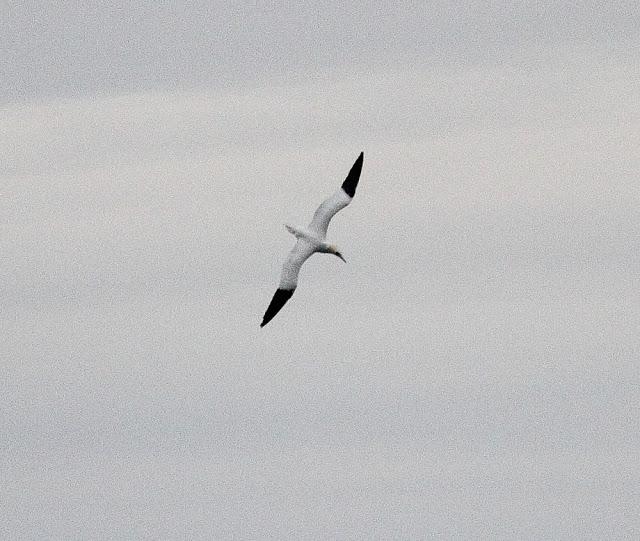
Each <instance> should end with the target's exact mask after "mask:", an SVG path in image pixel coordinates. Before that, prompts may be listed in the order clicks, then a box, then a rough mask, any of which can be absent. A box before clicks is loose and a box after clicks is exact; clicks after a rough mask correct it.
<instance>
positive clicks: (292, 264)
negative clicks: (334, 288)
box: [260, 239, 315, 327]
mask: <svg viewBox="0 0 640 541" xmlns="http://www.w3.org/2000/svg"><path fill="white" fill-rule="evenodd" d="M313 252H315V246H314V244H312V243H311V242H309V241H308V240H305V239H298V241H297V242H296V244H295V246H294V247H293V249H292V250H291V252H289V255H288V256H287V260H286V261H285V262H284V265H283V266H282V274H281V276H280V284H279V285H278V289H277V290H276V292H275V294H274V295H273V298H272V299H271V302H270V303H269V307H268V308H267V311H266V312H265V313H264V317H263V318H262V323H261V324H260V327H264V326H265V325H266V324H267V323H269V321H271V320H272V319H273V317H274V316H275V315H276V314H277V313H278V312H279V311H280V309H281V308H282V307H283V306H284V305H285V304H286V303H287V301H288V300H289V299H290V298H291V295H293V292H294V291H295V289H296V286H297V285H298V274H299V273H300V268H301V267H302V264H303V263H304V262H305V261H306V260H307V259H309V257H310V256H311V254H313Z"/></svg>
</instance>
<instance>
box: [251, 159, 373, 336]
mask: <svg viewBox="0 0 640 541" xmlns="http://www.w3.org/2000/svg"><path fill="white" fill-rule="evenodd" d="M363 160H364V153H362V152H361V153H360V156H358V159H357V160H356V161H355V163H354V164H353V166H352V167H351V170H350V171H349V174H348V175H347V178H346V179H345V180H344V182H343V183H342V185H341V186H340V188H338V190H337V191H336V192H335V193H334V194H333V195H332V196H330V197H328V198H327V199H325V200H324V201H323V202H322V204H321V205H320V206H319V207H318V209H317V210H316V211H315V213H314V214H313V219H312V220H311V223H310V224H309V226H308V227H307V229H298V228H295V227H291V226H290V225H287V226H286V228H287V231H289V232H290V233H291V234H293V235H295V236H296V238H297V241H296V244H295V246H294V247H293V249H292V250H291V252H289V255H288V256H287V259H286V261H285V262H284V265H283V266H282V274H281V276H280V284H279V285H278V289H277V291H276V292H275V294H274V296H273V298H272V299H271V303H270V304H269V307H268V308H267V311H266V312H265V314H264V318H263V320H262V323H261V324H260V326H261V327H264V326H265V325H266V324H267V323H269V321H271V319H273V317H274V316H275V315H276V314H277V313H278V312H279V311H280V309H281V308H282V307H283V306H284V305H285V304H286V302H287V301H288V300H289V299H290V298H291V296H292V295H293V292H294V291H295V289H296V286H297V285H298V275H299V273H300V269H301V268H302V265H303V264H304V262H305V261H306V260H307V259H309V257H311V256H312V255H313V254H314V253H316V252H320V253H327V254H333V255H335V256H337V257H339V258H340V259H342V261H344V258H343V257H342V254H341V253H340V252H339V251H338V249H337V248H336V247H335V246H334V245H332V244H328V243H327V242H326V241H325V239H326V236H327V229H328V228H329V222H330V221H331V218H333V217H334V216H335V214H336V213H337V212H338V211H340V210H341V209H343V208H345V207H346V206H347V205H348V204H349V203H351V200H352V199H353V196H354V195H355V192H356V187H357V186H358V180H359V179H360V172H361V171H362V162H363Z"/></svg>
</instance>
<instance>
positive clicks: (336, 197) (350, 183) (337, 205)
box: [309, 152, 364, 238]
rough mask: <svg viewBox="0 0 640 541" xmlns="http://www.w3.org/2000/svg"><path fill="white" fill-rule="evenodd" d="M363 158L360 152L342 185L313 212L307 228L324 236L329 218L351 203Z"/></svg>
mask: <svg viewBox="0 0 640 541" xmlns="http://www.w3.org/2000/svg"><path fill="white" fill-rule="evenodd" d="M363 160H364V153H363V152H361V153H360V156H358V159H357V160H356V161H355V163H354V164H353V166H352V167H351V170H350V171H349V174H348V175H347V178H346V179H345V180H344V182H343V183H342V186H340V188H338V190H337V191H336V192H335V193H334V194H333V195H332V196H331V197H329V198H327V199H325V200H324V201H323V202H322V204H321V205H320V206H319V207H318V209H317V210H316V212H315V213H314V215H313V219H312V220H311V223H310V224H309V229H310V230H311V231H313V232H314V233H316V234H318V235H319V236H320V237H322V238H324V237H326V236H327V229H329V222H330V221H331V218H333V217H334V216H335V214H336V213H337V212H338V211H339V210H342V209H343V208H344V207H346V206H347V205H348V204H349V203H351V200H352V199H353V196H354V195H355V194H356V187H357V186H358V180H360V172H361V171H362V162H363Z"/></svg>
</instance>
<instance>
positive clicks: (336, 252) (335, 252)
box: [329, 244, 347, 263]
mask: <svg viewBox="0 0 640 541" xmlns="http://www.w3.org/2000/svg"><path fill="white" fill-rule="evenodd" d="M329 251H330V253H332V254H333V255H335V256H337V257H339V258H340V259H342V261H344V262H345V263H346V262H347V261H346V259H345V258H344V257H342V254H341V253H340V250H338V247H337V246H335V245H333V244H332V245H331V246H329Z"/></svg>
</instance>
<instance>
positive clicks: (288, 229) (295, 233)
mask: <svg viewBox="0 0 640 541" xmlns="http://www.w3.org/2000/svg"><path fill="white" fill-rule="evenodd" d="M284 227H285V228H286V230H287V231H288V232H289V233H291V234H292V235H294V236H295V237H296V238H297V239H299V238H300V237H302V236H303V234H302V233H301V232H300V231H298V230H297V229H296V228H295V227H292V226H290V225H288V224H284Z"/></svg>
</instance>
